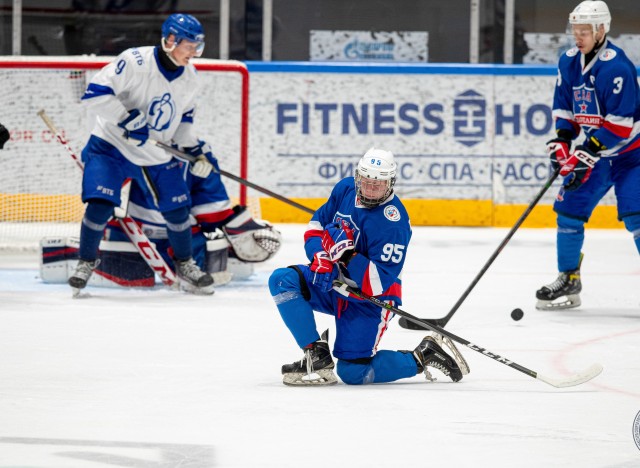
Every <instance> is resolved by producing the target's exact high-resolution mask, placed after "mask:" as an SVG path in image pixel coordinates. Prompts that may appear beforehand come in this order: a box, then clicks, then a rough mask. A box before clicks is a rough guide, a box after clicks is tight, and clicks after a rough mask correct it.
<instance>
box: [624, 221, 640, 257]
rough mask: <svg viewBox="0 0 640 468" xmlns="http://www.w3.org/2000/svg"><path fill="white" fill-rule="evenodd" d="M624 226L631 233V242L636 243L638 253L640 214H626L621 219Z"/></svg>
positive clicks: (639, 245)
mask: <svg viewBox="0 0 640 468" xmlns="http://www.w3.org/2000/svg"><path fill="white" fill-rule="evenodd" d="M622 221H624V226H625V227H626V228H627V231H629V232H630V233H631V234H633V242H635V244H636V249H638V253H640V214H635V215H631V216H626V217H624V218H623V219H622Z"/></svg>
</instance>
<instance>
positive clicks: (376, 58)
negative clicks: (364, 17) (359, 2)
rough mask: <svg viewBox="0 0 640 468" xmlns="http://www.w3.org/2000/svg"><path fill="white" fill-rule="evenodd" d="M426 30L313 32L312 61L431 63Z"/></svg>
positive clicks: (310, 42) (310, 45)
mask: <svg viewBox="0 0 640 468" xmlns="http://www.w3.org/2000/svg"><path fill="white" fill-rule="evenodd" d="M428 44H429V33H428V32H426V31H390V32H386V31H322V30H312V31H311V33H310V37H309V55H310V59H311V60H312V61H339V62H343V61H346V62H358V61H360V62H363V61H364V62H428V61H429V47H428Z"/></svg>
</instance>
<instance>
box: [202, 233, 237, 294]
mask: <svg viewBox="0 0 640 468" xmlns="http://www.w3.org/2000/svg"><path fill="white" fill-rule="evenodd" d="M220 234H222V233H220ZM206 255H207V258H206V264H207V273H209V274H210V275H211V276H212V277H213V284H214V285H216V286H221V285H223V284H227V283H228V282H229V281H231V278H233V273H232V272H230V271H228V260H229V242H228V241H227V239H225V237H224V236H223V235H221V237H216V238H214V239H210V240H207V252H206Z"/></svg>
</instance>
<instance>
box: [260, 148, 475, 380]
mask: <svg viewBox="0 0 640 468" xmlns="http://www.w3.org/2000/svg"><path fill="white" fill-rule="evenodd" d="M396 170H397V166H396V163H395V161H394V156H393V154H392V153H391V152H389V151H385V150H382V149H376V148H371V149H370V150H368V151H367V152H366V153H365V154H364V156H363V157H362V159H361V160H360V161H359V163H358V167H357V169H356V175H355V178H354V177H347V178H345V179H343V180H341V181H340V182H338V184H336V186H335V187H334V188H333V190H332V192H331V196H330V197H329V199H328V200H327V202H326V203H325V204H324V205H322V206H321V207H320V208H319V209H318V210H317V211H316V212H315V214H314V215H313V217H312V218H311V221H310V223H309V227H308V230H307V231H306V233H305V251H306V255H307V258H308V259H309V261H310V264H307V265H294V266H290V267H287V268H280V269H277V270H275V271H274V272H273V273H272V275H271V277H270V278H269V288H270V291H271V295H272V296H273V299H274V301H275V303H276V305H277V307H278V310H279V311H280V315H281V316H282V319H283V320H284V322H285V325H286V326H287V327H288V328H289V331H290V332H291V334H292V335H293V337H294V339H295V341H296V343H297V344H298V346H299V347H300V348H301V349H302V350H303V352H304V356H303V358H302V359H301V360H300V361H297V362H294V363H293V364H286V365H284V366H282V374H283V382H284V383H285V384H286V385H297V386H307V385H331V384H335V383H336V382H337V378H336V376H335V374H334V372H333V369H334V362H333V359H332V357H331V352H330V349H329V343H328V333H327V332H325V333H323V335H322V336H320V335H319V334H318V331H317V329H316V322H315V318H314V311H317V312H322V313H325V314H330V315H333V316H334V317H335V324H336V340H335V345H334V350H333V355H334V356H335V357H336V358H337V359H338V365H337V373H338V376H339V377H340V378H341V379H342V381H343V382H345V383H347V384H353V385H360V384H369V383H380V382H391V381H394V380H398V379H403V378H408V377H413V376H415V375H417V374H419V373H421V372H424V373H425V375H426V376H427V378H429V379H431V374H430V372H429V370H428V368H432V369H433V368H436V369H438V370H440V371H442V372H443V373H444V374H445V375H447V376H449V377H450V378H451V379H452V380H453V381H455V382H457V381H459V380H460V379H462V376H463V375H464V374H466V373H468V371H469V368H468V366H467V364H466V362H465V361H464V358H462V355H461V354H460V352H459V351H458V350H457V349H456V348H455V345H453V343H451V342H450V341H449V342H443V339H442V337H440V336H433V337H432V336H427V337H426V338H425V339H424V340H423V341H422V342H421V343H420V344H419V345H418V346H417V347H416V348H415V349H414V350H413V351H387V350H380V351H378V346H379V344H380V340H381V338H382V336H383V335H384V333H385V332H386V331H387V327H388V325H389V322H390V321H391V319H392V318H393V316H394V315H393V313H392V312H390V311H388V310H386V309H382V308H380V307H377V306H375V305H373V304H372V303H370V302H367V301H362V300H360V299H357V298H352V297H349V298H344V297H343V296H342V295H340V294H339V293H337V292H335V291H333V290H332V282H333V280H335V279H337V278H340V279H343V280H344V281H346V282H348V283H349V284H351V285H352V286H354V287H358V288H360V289H361V290H362V291H364V292H365V293H366V294H369V295H371V296H375V297H377V298H379V299H382V300H385V301H389V302H390V303H392V304H394V305H400V304H401V301H402V281H401V274H402V267H403V265H404V262H405V259H406V255H407V248H408V247H409V240H410V239H411V226H410V223H409V217H408V215H407V212H406V210H405V208H404V206H403V204H402V202H401V201H400V199H399V198H398V197H397V196H396V195H395V194H394V193H393V186H394V183H395V180H396ZM443 343H445V344H446V346H447V347H448V348H449V349H450V350H451V352H452V354H453V356H451V355H449V354H447V353H446V352H445V351H444V350H443V348H442V345H443Z"/></svg>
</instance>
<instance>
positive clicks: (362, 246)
mask: <svg viewBox="0 0 640 468" xmlns="http://www.w3.org/2000/svg"><path fill="white" fill-rule="evenodd" d="M341 221H346V223H347V224H348V226H349V227H350V228H351V229H353V231H354V239H355V251H356V254H355V255H354V256H353V257H351V260H350V261H349V264H348V267H347V270H348V272H347V273H348V275H349V277H350V278H351V279H352V280H354V281H355V282H356V283H357V285H358V287H359V288H360V289H361V290H362V291H364V292H365V293H366V294H369V295H371V296H377V297H379V298H381V299H384V300H392V301H394V302H395V303H396V304H401V303H402V280H401V277H402V268H403V265H404V261H405V259H406V256H407V248H408V247H409V241H410V240H411V225H410V223H409V215H408V214H407V211H406V209H405V207H404V205H403V204H402V202H401V201H400V199H399V198H398V197H396V196H395V195H394V194H392V195H391V196H390V197H389V198H388V199H387V200H385V202H384V203H382V204H381V205H379V206H377V207H375V208H365V207H363V206H362V205H360V203H359V202H358V198H357V196H356V189H355V183H354V179H353V177H347V178H345V179H342V180H341V181H340V182H338V183H337V184H336V185H335V187H334V188H333V190H332V191H331V196H330V197H329V199H328V200H327V202H326V203H325V204H324V205H322V206H321V207H320V208H318V210H317V211H316V212H315V213H314V215H313V217H312V218H311V221H310V222H309V226H308V229H307V231H306V232H305V251H306V254H307V257H308V258H309V260H310V261H311V260H312V259H313V256H314V254H315V253H316V252H319V251H321V250H322V245H321V240H322V231H323V230H324V227H325V226H326V225H327V224H330V223H333V222H341Z"/></svg>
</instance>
